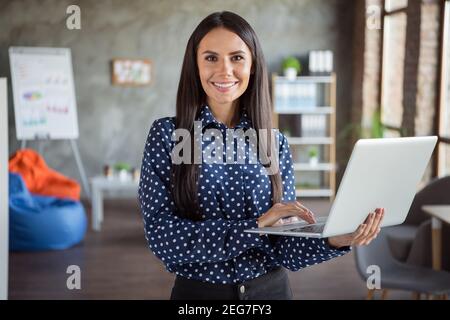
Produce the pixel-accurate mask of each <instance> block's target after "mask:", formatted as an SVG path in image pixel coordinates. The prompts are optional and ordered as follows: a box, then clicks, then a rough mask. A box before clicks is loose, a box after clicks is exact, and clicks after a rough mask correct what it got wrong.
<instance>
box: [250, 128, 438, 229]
mask: <svg viewBox="0 0 450 320" xmlns="http://www.w3.org/2000/svg"><path fill="white" fill-rule="evenodd" d="M436 142H437V137H436V136H430V137H408V138H382V139H360V140H358V142H357V143H356V144H355V146H354V148H353V152H352V154H351V156H350V160H349V162H348V165H347V168H346V170H345V173H344V176H343V178H342V181H341V185H340V187H339V190H338V193H337V195H336V198H335V200H334V202H333V205H332V207H331V210H330V213H329V215H328V217H322V218H318V219H317V221H316V223H314V224H308V223H306V222H303V221H302V220H300V221H302V222H296V223H290V224H284V225H281V226H276V227H264V228H255V229H248V230H245V232H252V233H260V234H264V233H266V234H278V235H285V236H298V237H312V238H324V237H331V236H335V235H341V234H346V233H351V232H354V231H355V230H356V229H357V228H358V226H359V225H360V224H361V223H363V222H364V220H365V218H366V217H367V215H368V214H369V212H373V211H374V210H375V209H376V208H385V214H384V218H383V221H382V223H381V227H386V226H393V225H397V224H401V223H403V221H405V219H406V216H407V214H408V211H409V208H410V206H411V203H412V201H413V199H414V196H415V194H416V191H417V186H418V184H419V182H420V180H421V178H422V176H423V174H424V172H425V169H426V167H427V164H428V162H429V160H430V157H431V154H432V152H433V150H434V147H435V146H436Z"/></svg>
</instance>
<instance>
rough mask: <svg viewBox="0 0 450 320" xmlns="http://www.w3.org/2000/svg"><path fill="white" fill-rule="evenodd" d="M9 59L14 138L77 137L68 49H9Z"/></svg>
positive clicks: (73, 90) (74, 101)
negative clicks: (14, 124) (14, 121)
mask: <svg viewBox="0 0 450 320" xmlns="http://www.w3.org/2000/svg"><path fill="white" fill-rule="evenodd" d="M9 59H10V66H11V78H12V87H13V96H14V114H15V120H16V134H17V139H19V140H23V139H25V140H28V139H36V138H50V139H76V138H78V120H77V108H76V99H75V88H74V80H73V70H72V58H71V52H70V49H67V48H38V47H10V48H9Z"/></svg>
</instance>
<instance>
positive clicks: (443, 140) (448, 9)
mask: <svg viewBox="0 0 450 320" xmlns="http://www.w3.org/2000/svg"><path fill="white" fill-rule="evenodd" d="M443 10H444V14H443V16H444V25H443V28H442V32H443V34H442V38H441V39H443V42H442V55H441V59H442V62H441V67H442V72H441V82H442V83H441V97H440V107H439V110H440V112H439V113H440V114H439V115H438V117H439V131H438V135H439V145H438V168H437V174H438V176H440V177H441V176H445V175H450V38H449V37H450V1H449V0H447V1H445V6H444V8H443Z"/></svg>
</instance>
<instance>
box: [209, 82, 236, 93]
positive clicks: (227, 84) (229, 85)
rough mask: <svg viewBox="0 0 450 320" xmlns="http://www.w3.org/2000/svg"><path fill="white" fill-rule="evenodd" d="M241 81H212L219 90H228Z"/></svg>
mask: <svg viewBox="0 0 450 320" xmlns="http://www.w3.org/2000/svg"><path fill="white" fill-rule="evenodd" d="M238 83H239V81H231V82H212V84H213V86H214V87H215V88H216V89H217V90H218V91H219V92H227V91H229V90H230V89H231V88H233V87H234V86H236V84H238Z"/></svg>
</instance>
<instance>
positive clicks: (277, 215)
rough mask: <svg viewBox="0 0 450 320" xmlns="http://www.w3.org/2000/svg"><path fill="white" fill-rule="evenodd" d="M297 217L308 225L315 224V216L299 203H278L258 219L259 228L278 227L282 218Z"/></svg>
mask: <svg viewBox="0 0 450 320" xmlns="http://www.w3.org/2000/svg"><path fill="white" fill-rule="evenodd" d="M286 217H297V218H300V219H303V220H305V221H306V222H308V223H315V222H316V219H315V218H314V214H313V213H312V212H311V210H309V209H308V208H306V207H305V206H304V205H302V204H301V203H300V202H298V201H293V202H284V203H276V204H274V205H273V206H272V208H270V209H269V211H267V212H266V213H264V214H263V215H262V216H260V217H259V218H258V228H263V227H270V226H273V225H276V224H277V222H278V221H279V220H280V219H281V218H286Z"/></svg>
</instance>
